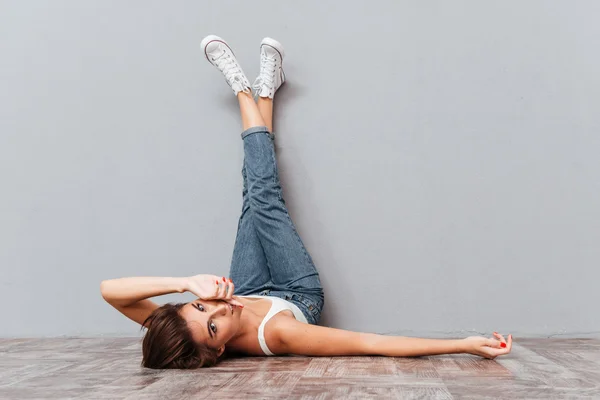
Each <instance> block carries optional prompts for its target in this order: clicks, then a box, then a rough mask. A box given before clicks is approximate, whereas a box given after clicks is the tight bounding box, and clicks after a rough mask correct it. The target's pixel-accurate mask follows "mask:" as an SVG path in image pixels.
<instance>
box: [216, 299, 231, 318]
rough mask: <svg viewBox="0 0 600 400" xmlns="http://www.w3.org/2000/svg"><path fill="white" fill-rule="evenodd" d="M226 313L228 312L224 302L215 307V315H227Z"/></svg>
mask: <svg viewBox="0 0 600 400" xmlns="http://www.w3.org/2000/svg"><path fill="white" fill-rule="evenodd" d="M228 311H229V306H228V305H227V303H225V302H221V303H219V305H218V306H217V314H218V315H227V312H228Z"/></svg>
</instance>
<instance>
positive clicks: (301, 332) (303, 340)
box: [273, 320, 512, 358]
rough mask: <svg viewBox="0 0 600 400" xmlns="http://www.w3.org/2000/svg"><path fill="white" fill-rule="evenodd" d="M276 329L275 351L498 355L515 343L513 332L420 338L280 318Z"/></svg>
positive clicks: (401, 355) (505, 352)
mask: <svg viewBox="0 0 600 400" xmlns="http://www.w3.org/2000/svg"><path fill="white" fill-rule="evenodd" d="M275 329H276V338H277V340H276V343H275V345H274V346H273V351H274V352H275V353H276V354H298V355H308V356H349V355H378V356H389V357H414V356H426V355H438V354H453V353H469V354H475V355H479V356H482V357H486V358H495V357H497V356H499V355H502V354H508V353H509V352H510V349H511V347H512V336H509V339H508V342H505V341H504V338H503V337H501V336H500V335H498V339H488V338H484V337H469V338H466V339H421V338H412V337H403V336H385V335H377V334H374V333H360V332H351V331H345V330H341V329H334V328H326V327H322V326H316V325H309V324H304V323H301V322H298V321H289V320H284V321H281V322H278V325H276V326H275ZM502 343H505V346H506V347H502Z"/></svg>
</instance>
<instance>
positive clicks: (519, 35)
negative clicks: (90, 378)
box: [0, 1, 600, 337]
mask: <svg viewBox="0 0 600 400" xmlns="http://www.w3.org/2000/svg"><path fill="white" fill-rule="evenodd" d="M207 4H208V3H207V2H196V1H186V2H184V1H177V2H162V1H128V2H121V1H95V2H92V1H85V2H81V1H52V2H46V1H44V2H42V1H27V2H19V1H12V2H7V1H2V2H1V3H0V9H1V10H2V11H1V12H0V46H1V48H0V58H1V64H0V88H1V89H0V133H1V135H0V183H1V190H2V192H1V196H0V303H1V304H2V305H3V307H2V309H3V313H2V318H1V319H2V322H1V323H0V335H1V336H53V335H104V334H118V335H136V334H138V333H139V330H138V328H137V326H136V325H135V324H134V323H132V322H129V321H128V320H126V319H125V318H124V317H122V316H121V315H120V314H118V313H117V312H115V311H114V310H112V309H111V308H110V307H109V306H108V305H107V304H105V303H104V302H103V300H102V298H101V296H100V293H99V283H100V281H101V280H103V279H108V278H115V277H122V276H131V275H151V276H161V275H163V276H164V275H166V276H183V275H192V274H196V273H202V272H207V273H215V274H221V275H223V274H227V272H228V268H229V262H230V260H231V252H232V249H233V243H234V240H235V232H236V227H237V219H238V217H239V212H240V208H241V175H240V170H241V164H242V155H243V153H242V142H241V139H240V136H239V133H240V130H241V126H240V122H239V117H238V115H237V108H236V102H235V98H234V96H233V95H232V92H231V91H230V89H229V88H228V87H227V85H226V84H225V82H224V79H223V78H222V77H221V76H220V75H219V73H218V72H217V71H216V70H215V69H214V68H213V67H211V66H210V65H209V64H208V63H207V62H206V60H204V59H203V55H202V54H201V52H200V47H199V45H200V40H201V39H202V37H203V36H204V35H206V34H209V33H216V34H219V35H220V36H222V37H224V38H225V39H227V40H229V41H230V43H231V45H232V46H233V48H234V50H235V51H236V54H237V56H238V58H239V59H240V61H241V62H242V65H243V66H244V69H245V71H246V73H247V74H248V76H249V78H250V80H253V79H254V77H255V75H256V73H257V72H258V67H259V65H258V64H259V59H258V45H259V43H260V40H261V38H262V37H263V36H266V35H270V36H273V37H275V38H277V39H279V40H280V41H281V42H282V43H283V44H284V45H285V47H286V50H287V58H286V61H285V68H286V73H287V78H288V83H287V85H286V86H287V87H285V89H283V90H282V91H281V92H280V93H279V94H278V96H277V97H276V101H277V105H276V114H277V115H276V135H277V139H276V142H277V151H278V157H279V163H280V171H281V172H280V174H281V179H282V183H283V189H284V195H285V197H286V200H287V203H288V205H289V208H290V212H291V215H292V218H293V219H294V221H295V222H296V225H297V227H298V230H299V232H300V235H301V236H302V238H303V240H304V242H305V244H306V246H307V248H308V250H309V251H310V252H311V254H312V256H313V258H314V260H315V263H316V264H317V267H318V268H319V269H320V271H321V275H322V281H323V284H324V286H325V290H326V308H325V312H324V321H323V322H324V323H325V324H327V325H330V326H336V327H340V328H345V329H352V330H360V331H369V332H379V333H398V334H409V335H424V336H440V337H445V336H455V335H460V336H462V335H468V334H472V333H489V332H490V331H492V330H498V331H500V332H512V333H513V334H514V335H515V336H517V337H518V336H525V335H527V336H538V335H558V334H561V335H568V336H585V335H597V334H598V333H599V332H600V320H599V318H598V316H597V315H598V314H597V310H596V305H597V304H598V303H599V301H600V291H598V290H597V281H598V279H599V278H600V273H599V272H598V267H599V265H600V248H599V246H598V242H599V238H600V209H599V204H600V157H599V154H600V138H599V128H600V113H599V112H598V102H599V95H600V83H599V82H600V81H599V79H598V76H597V72H598V71H600V53H599V52H598V51H597V49H598V40H599V38H600V36H599V35H600V25H599V24H597V16H598V15H599V13H600V3H599V2H595V1H578V2H567V1H563V2H548V1H527V2H520V1H512V2H480V1H461V2H459V1H454V2H443V1H435V2H434V1H419V2H416V1H415V2H397V1H385V2H384V1H381V2H373V1H368V2H367V1H354V2H350V3H347V2H346V3H344V5H343V6H341V3H339V2H338V3H333V2H294V5H293V6H292V5H290V4H289V3H288V2H281V1H254V2H246V1H236V2H211V3H210V6H208V5H207ZM317 4H318V5H317ZM190 298H191V296H188V297H186V296H185V295H184V296H182V295H170V296H165V297H163V298H160V299H158V300H159V301H173V300H178V299H180V300H184V301H186V300H189V299H190Z"/></svg>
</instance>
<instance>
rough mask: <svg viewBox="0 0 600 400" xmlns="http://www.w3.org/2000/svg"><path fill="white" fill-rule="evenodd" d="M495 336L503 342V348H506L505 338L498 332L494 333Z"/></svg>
mask: <svg viewBox="0 0 600 400" xmlns="http://www.w3.org/2000/svg"><path fill="white" fill-rule="evenodd" d="M494 336H495V337H496V339H498V340H499V341H500V342H501V347H502V348H506V347H507V344H506V339H504V336H502V335H501V334H499V333H498V332H494Z"/></svg>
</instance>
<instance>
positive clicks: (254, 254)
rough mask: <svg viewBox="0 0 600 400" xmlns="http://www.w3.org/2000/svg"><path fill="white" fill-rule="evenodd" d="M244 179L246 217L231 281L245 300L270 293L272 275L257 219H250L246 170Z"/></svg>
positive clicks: (242, 219)
mask: <svg viewBox="0 0 600 400" xmlns="http://www.w3.org/2000/svg"><path fill="white" fill-rule="evenodd" d="M242 179H243V189H242V197H243V203H242V215H241V216H240V219H239V222H238V229H237V234H236V238H235V246H234V248H233V255H232V258H231V267H230V269H229V277H230V278H231V279H232V280H233V283H234V284H235V293H236V294H238V295H242V296H243V295H248V294H253V293H258V292H261V291H263V290H265V289H270V288H271V285H270V283H271V273H270V271H269V267H268V265H267V259H266V257H265V253H264V251H263V248H262V244H261V243H260V239H259V237H258V234H257V233H256V230H255V229H254V222H253V218H252V216H251V215H250V200H249V196H248V184H247V182H248V180H247V177H246V167H245V166H244V167H243V168H242Z"/></svg>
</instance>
